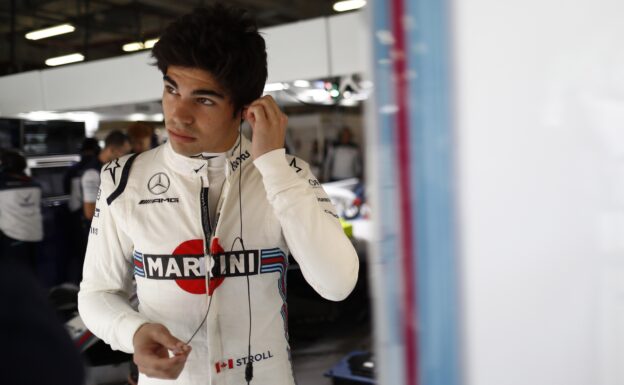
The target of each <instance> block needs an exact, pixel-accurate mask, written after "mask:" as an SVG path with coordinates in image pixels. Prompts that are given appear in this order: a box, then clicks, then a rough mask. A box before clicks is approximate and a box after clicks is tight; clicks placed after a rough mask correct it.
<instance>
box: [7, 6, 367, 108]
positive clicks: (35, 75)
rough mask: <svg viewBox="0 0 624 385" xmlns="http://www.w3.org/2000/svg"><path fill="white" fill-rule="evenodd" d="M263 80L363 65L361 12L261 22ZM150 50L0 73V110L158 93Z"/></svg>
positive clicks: (116, 101)
mask: <svg viewBox="0 0 624 385" xmlns="http://www.w3.org/2000/svg"><path fill="white" fill-rule="evenodd" d="M261 32H262V33H263V34H264V37H265V40H266V44H267V52H268V71H269V77H268V82H278V81H292V80H297V79H316V78H324V77H330V76H336V75H344V74H351V73H356V72H360V71H362V69H363V68H364V67H365V60H364V58H365V57H366V56H365V53H364V49H365V41H366V40H365V38H366V26H365V24H364V22H363V15H362V14H361V13H359V12H352V13H350V14H347V15H337V16H331V17H324V18H318V19H312V20H306V21H302V22H297V23H292V24H286V25H281V26H277V27H271V28H266V29H263V30H262V31H261ZM151 62H153V59H151V58H150V56H149V52H141V53H137V54H133V55H125V56H121V57H116V58H111V59H104V60H97V61H92V62H87V63H80V64H73V65H68V66H65V67H59V68H51V69H46V70H43V71H33V72H28V73H24V74H17V75H11V76H4V77H0V89H1V90H2V92H0V116H16V115H17V114H18V113H25V112H31V111H42V110H79V109H89V108H93V107H105V106H114V105H122V104H131V103H142V102H147V101H153V100H157V99H160V97H161V93H162V81H161V78H162V75H161V74H160V72H159V71H158V70H157V69H156V68H155V67H154V66H151V65H149V63H151Z"/></svg>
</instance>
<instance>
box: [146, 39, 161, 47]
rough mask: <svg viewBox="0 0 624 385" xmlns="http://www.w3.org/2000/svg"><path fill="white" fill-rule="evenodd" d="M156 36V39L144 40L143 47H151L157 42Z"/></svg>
mask: <svg viewBox="0 0 624 385" xmlns="http://www.w3.org/2000/svg"><path fill="white" fill-rule="evenodd" d="M158 40H159V39H158V38H156V39H150V40H145V48H148V49H149V48H153V47H154V44H156V43H157V42H158Z"/></svg>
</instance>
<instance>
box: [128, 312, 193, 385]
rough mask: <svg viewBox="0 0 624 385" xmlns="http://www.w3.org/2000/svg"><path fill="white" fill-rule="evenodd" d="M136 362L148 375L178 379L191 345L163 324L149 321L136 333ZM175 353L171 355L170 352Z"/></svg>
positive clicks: (134, 343) (140, 369)
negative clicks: (174, 334) (173, 334)
mask: <svg viewBox="0 0 624 385" xmlns="http://www.w3.org/2000/svg"><path fill="white" fill-rule="evenodd" d="M132 343H133V345H134V363H135V364H136V365H137V367H138V368H139V372H141V373H143V374H145V375H146V376H148V377H154V378H162V379H176V378H178V376H179V375H180V373H181V372H182V369H184V364H185V363H186V359H187V358H188V356H189V354H190V353H191V346H190V345H186V344H185V343H184V342H182V341H180V340H179V339H177V338H175V337H174V336H172V335H171V333H169V330H168V329H167V328H166V327H165V326H163V325H161V324H152V323H147V324H144V325H142V326H141V327H140V328H139V329H138V330H137V331H136V333H135V334H134V338H133V340H132ZM170 351H171V353H172V354H173V356H170V354H169V352H170Z"/></svg>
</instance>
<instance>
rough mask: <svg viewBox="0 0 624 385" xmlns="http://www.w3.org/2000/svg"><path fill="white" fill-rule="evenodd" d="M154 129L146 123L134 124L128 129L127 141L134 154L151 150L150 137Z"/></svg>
mask: <svg viewBox="0 0 624 385" xmlns="http://www.w3.org/2000/svg"><path fill="white" fill-rule="evenodd" d="M153 134H154V129H153V128H152V126H150V125H149V124H147V123H144V122H135V123H132V124H131V125H130V127H128V139H130V146H131V147H132V151H131V152H133V153H135V154H138V153H141V152H143V151H147V150H149V149H151V148H152V136H153Z"/></svg>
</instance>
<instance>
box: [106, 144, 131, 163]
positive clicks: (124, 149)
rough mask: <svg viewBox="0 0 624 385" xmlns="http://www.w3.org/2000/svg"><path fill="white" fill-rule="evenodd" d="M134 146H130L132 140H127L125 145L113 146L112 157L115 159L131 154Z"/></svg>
mask: <svg viewBox="0 0 624 385" xmlns="http://www.w3.org/2000/svg"><path fill="white" fill-rule="evenodd" d="M131 150H132V148H131V147H130V142H128V141H125V142H124V144H123V146H119V147H116V146H113V147H111V157H112V158H113V159H117V158H121V157H122V156H124V155H126V154H129V153H130V151H131Z"/></svg>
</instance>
